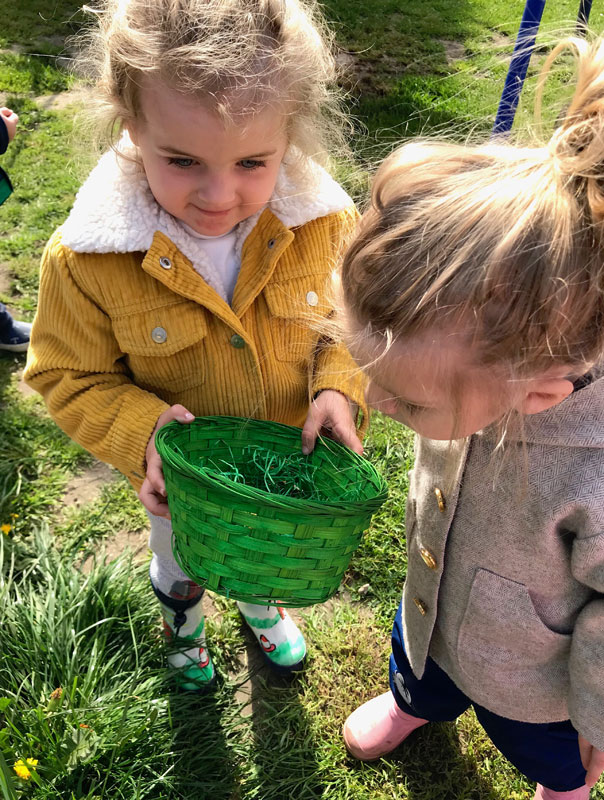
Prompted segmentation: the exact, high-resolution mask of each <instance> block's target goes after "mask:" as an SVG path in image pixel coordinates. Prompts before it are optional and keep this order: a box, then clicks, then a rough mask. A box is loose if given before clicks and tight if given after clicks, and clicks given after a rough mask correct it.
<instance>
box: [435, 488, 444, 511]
mask: <svg viewBox="0 0 604 800" xmlns="http://www.w3.org/2000/svg"><path fill="white" fill-rule="evenodd" d="M434 494H435V495H436V502H437V503H438V510H439V511H440V512H441V514H442V513H444V510H445V498H444V497H443V493H442V492H441V490H440V489H439V488H438V486H437V487H436V488H435V489H434Z"/></svg>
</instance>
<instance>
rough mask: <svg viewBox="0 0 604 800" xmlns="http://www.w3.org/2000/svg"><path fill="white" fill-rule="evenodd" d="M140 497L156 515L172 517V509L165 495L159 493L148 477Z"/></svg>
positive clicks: (146, 506)
mask: <svg viewBox="0 0 604 800" xmlns="http://www.w3.org/2000/svg"><path fill="white" fill-rule="evenodd" d="M138 499H139V500H140V501H141V503H142V504H143V505H144V506H145V508H146V509H147V511H149V512H151V514H154V515H155V516H156V517H166V518H167V519H170V509H169V507H168V502H167V500H166V498H165V496H161V495H158V494H157V492H156V491H155V490H154V488H153V486H152V485H151V482H150V481H149V480H148V479H145V480H144V481H143V485H142V486H141V488H140V491H139V493H138Z"/></svg>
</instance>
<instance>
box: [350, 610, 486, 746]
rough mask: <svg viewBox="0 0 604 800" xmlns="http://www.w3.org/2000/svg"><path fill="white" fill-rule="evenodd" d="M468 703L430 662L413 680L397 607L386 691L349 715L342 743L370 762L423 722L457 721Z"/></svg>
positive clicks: (423, 723) (400, 615)
mask: <svg viewBox="0 0 604 800" xmlns="http://www.w3.org/2000/svg"><path fill="white" fill-rule="evenodd" d="M469 705H470V701H469V700H468V698H467V697H466V696H465V695H464V694H463V693H462V692H461V691H460V690H459V689H458V688H457V687H456V686H455V684H454V683H453V681H452V680H451V679H450V678H449V677H448V675H447V674H446V673H445V672H443V670H441V668H440V667H439V666H438V665H437V664H436V662H434V661H432V659H430V658H429V659H428V661H427V663H426V668H425V670H424V674H423V675H422V677H421V678H416V677H415V675H414V674H413V671H412V669H411V665H410V664H409V661H408V660H407V656H406V653H405V646H404V641H403V624H402V606H399V609H398V612H397V614H396V618H395V620H394V627H393V629H392V655H391V657H390V692H386V693H385V694H383V695H379V696H378V697H374V698H373V700H369V701H368V702H367V703H364V704H363V705H362V706H360V707H359V708H357V710H356V711H354V712H353V713H352V714H351V715H350V716H349V717H348V719H347V720H346V722H345V723H344V730H343V734H344V741H345V742H346V747H347V748H348V750H349V751H350V752H351V753H352V755H353V756H355V757H356V758H359V759H361V760H363V761H372V760H374V759H376V758H380V757H381V756H383V755H385V754H386V753H389V752H390V751H391V750H394V749H395V748H396V747H398V745H399V744H401V742H403V741H404V740H405V739H406V738H407V736H409V734H411V733H412V732H413V731H414V730H416V728H419V727H420V726H422V725H425V724H426V722H428V721H432V722H437V721H444V720H453V719H456V718H457V717H458V716H459V715H460V714H462V713H463V712H464V711H465V710H466V708H468V706H469Z"/></svg>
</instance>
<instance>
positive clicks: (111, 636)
mask: <svg viewBox="0 0 604 800" xmlns="http://www.w3.org/2000/svg"><path fill="white" fill-rule="evenodd" d="M576 5H577V4H576V3H575V2H574V1H573V2H572V3H571V2H569V1H568V0H563V1H561V2H551V0H550V3H548V7H547V11H546V20H545V27H544V34H543V37H542V42H543V43H545V42H547V40H548V39H551V37H552V36H553V33H554V31H556V30H558V29H561V28H563V27H568V24H569V23H570V22H571V21H572V20H573V19H574V15H575V13H576ZM324 6H325V9H326V11H327V13H328V14H329V17H330V19H331V20H332V22H333V24H334V26H335V29H336V35H337V40H338V43H339V45H340V47H341V48H342V52H341V55H340V60H341V63H342V68H343V72H344V75H343V82H344V85H345V86H346V88H347V89H348V91H349V107H350V109H351V112H352V113H353V114H354V115H355V117H356V119H357V123H356V130H357V135H356V137H355V142H354V149H355V153H356V157H357V163H356V164H355V165H354V166H350V165H348V166H347V168H346V174H347V180H348V181H349V185H350V186H352V187H353V188H354V190H355V192H356V193H357V195H358V196H359V197H361V199H362V194H363V191H364V186H365V177H364V176H365V171H364V170H365V169H366V167H367V166H369V165H371V164H372V163H373V162H374V161H375V160H376V159H377V158H378V156H379V155H380V154H382V153H384V152H386V151H387V150H388V149H389V148H391V147H392V144H393V142H394V141H395V140H397V139H399V138H400V137H402V136H405V135H412V134H416V133H421V134H433V133H435V132H436V133H438V132H446V133H447V134H451V133H453V134H454V135H457V136H458V137H465V136H467V135H473V136H483V135H485V133H486V132H487V131H488V130H489V128H490V126H491V124H492V121H493V118H494V113H495V110H496V106H497V101H498V98H499V94H500V91H501V87H502V84H503V79H504V76H505V70H506V66H507V62H506V58H507V57H508V56H509V53H510V51H511V46H512V44H513V36H514V33H515V30H516V28H517V25H518V21H519V19H520V15H521V12H522V6H523V3H522V2H519V1H518V0H508V2H502V0H491V1H490V2H487V0H406V2H404V3H403V2H401V0H354V1H353V2H351V0H326V2H325V3H324ZM79 7H80V4H79V3H75V2H71V0H53V2H52V3H50V4H48V3H43V2H41V0H23V2H22V3H15V2H13V1H12V0H0V13H1V18H2V31H1V35H2V40H1V41H0V48H5V49H4V51H2V52H0V93H2V94H3V95H4V96H6V95H9V96H10V97H9V100H8V104H10V105H12V106H13V107H14V108H15V109H16V110H17V111H18V112H19V114H20V116H21V124H20V133H19V136H18V138H17V139H16V141H15V142H14V143H13V144H12V145H11V147H10V149H9V152H8V153H7V154H6V155H5V156H4V157H3V159H2V162H1V163H2V166H3V167H4V168H5V169H6V170H7V171H8V172H9V174H10V175H11V178H12V179H13V183H14V185H15V193H14V195H13V196H12V197H11V198H10V199H9V201H8V202H7V203H5V204H4V205H3V206H2V208H0V231H2V233H1V235H0V300H3V301H4V302H7V303H10V305H11V306H12V308H13V309H14V310H15V311H16V313H17V314H19V315H21V316H23V317H24V318H31V317H32V315H33V312H34V309H35V304H36V292H37V280H38V262H39V257H40V253H41V249H42V247H43V245H44V243H45V241H46V240H47V238H48V236H49V235H50V233H51V232H52V230H53V229H54V227H56V225H58V224H60V222H61V221H62V220H63V219H64V218H65V216H66V214H67V212H68V209H69V207H70V205H71V203H72V201H73V196H74V193H75V191H76V190H77V187H78V185H79V183H80V181H81V179H82V178H83V176H84V175H85V174H86V172H87V170H88V169H89V167H90V165H91V163H92V159H93V156H92V155H91V153H90V151H88V150H87V147H86V146H85V144H84V146H83V144H82V142H84V143H85V142H86V140H87V135H85V134H84V133H82V131H83V128H82V126H81V122H80V119H81V108H78V107H75V108H68V109H66V110H64V111H60V112H54V111H49V110H45V109H44V108H43V107H42V103H41V101H40V100H38V101H36V98H39V96H40V95H48V94H51V93H55V92H63V91H66V90H68V89H69V88H70V87H71V86H72V85H73V82H74V79H73V78H72V76H70V75H68V74H67V73H66V72H65V71H64V70H63V67H62V65H63V64H64V63H65V62H64V61H57V60H56V56H59V55H61V53H64V52H65V48H64V45H63V40H64V39H65V37H67V36H70V35H71V34H73V33H74V32H75V31H76V30H77V28H78V25H80V24H81V23H82V20H83V19H84V15H83V14H82V13H81V12H79V10H78V9H79ZM592 13H593V17H592V22H593V24H594V27H596V29H597V28H598V27H600V28H601V27H602V20H603V19H604V17H602V14H601V13H600V11H599V8H598V4H595V7H594V10H593V12H592ZM15 45H18V48H15V47H14V46H15ZM8 48H12V49H11V50H10V51H9V52H7V50H8ZM540 58H542V55H541V54H538V56H537V57H536V60H535V64H537V65H538V63H539V60H540ZM534 74H535V67H533V68H532V70H531V77H530V80H529V85H528V87H527V91H526V94H525V95H524V98H523V103H522V105H521V109H520V113H519V122H520V124H521V125H522V124H524V122H525V121H526V120H527V119H528V115H529V107H530V98H531V94H532V88H533V85H534ZM568 77H569V71H568V66H567V65H566V66H564V67H563V68H560V69H559V70H558V71H557V72H556V75H555V76H554V79H553V84H552V86H553V88H552V89H551V90H550V94H549V95H548V97H549V98H551V99H555V100H556V102H558V100H559V98H558V95H560V98H562V96H563V92H562V87H563V85H564V84H565V83H566V82H567V81H568ZM560 102H562V100H560ZM552 113H554V112H552ZM23 364H24V360H23V358H20V357H9V356H6V355H4V356H0V441H1V442H2V445H3V459H2V461H0V525H3V527H4V530H6V531H7V532H6V535H0V614H1V617H2V621H3V624H2V625H1V626H0V652H1V653H2V655H3V658H2V661H1V663H0V757H1V758H0V796H1V797H3V798H21V797H22V798H35V799H36V800H42V798H44V799H46V798H48V800H50V799H51V798H53V800H54V798H60V799H61V800H84V799H85V798H86V799H87V800H92V799H93V798H95V799H96V800H101V798H103V800H121V799H122V798H123V800H134V799H135V798H141V800H143V799H144V800H151V799H155V798H157V800H172V799H174V800H205V798H212V800H289V799H290V798H292V800H318V798H324V799H325V800H386V799H388V800H437V798H438V800H463V799H464V798H465V799H467V800H470V799H471V800H487V798H489V799H490V800H510V799H515V800H529V799H530V798H531V797H532V792H533V787H532V786H531V785H530V784H529V783H528V782H527V781H525V780H524V779H523V778H522V776H520V775H519V774H518V773H517V772H516V771H515V770H514V769H513V768H512V767H511V766H510V765H509V764H508V763H507V762H506V761H505V760H504V759H503V758H502V757H501V756H499V755H498V753H497V751H496V750H495V749H494V747H493V746H492V745H491V744H490V742H489V741H488V740H487V739H486V738H485V736H484V735H483V734H482V732H481V729H480V728H479V726H478V725H477V723H476V721H475V718H474V716H473V715H472V714H471V713H468V714H465V715H464V716H463V717H462V718H461V719H460V720H458V721H457V723H456V724H447V725H434V726H430V728H429V729H424V730H422V731H421V732H418V734H416V735H414V736H413V737H412V739H411V741H410V742H408V743H407V744H406V745H405V746H404V747H402V748H400V750H399V751H397V752H396V753H395V754H393V755H392V756H391V757H389V758H387V759H384V760H382V761H380V762H378V763H376V764H360V763H357V762H355V761H354V760H353V759H351V758H349V757H348V756H347V754H346V751H345V749H344V746H343V743H342V740H341V737H340V729H341V725H342V723H343V721H344V719H345V717H346V715H347V714H348V713H349V712H350V711H351V710H352V709H354V708H355V707H356V705H358V704H359V703H360V702H362V701H364V700H365V699H368V698H370V697H372V696H374V695H375V694H376V693H378V692H381V691H384V690H385V688H386V680H387V656H388V635H389V628H390V625H391V622H392V618H393V615H394V611H395V609H396V606H397V604H398V600H399V597H400V591H401V586H402V583H403V581H404V577H405V568H406V562H405V554H404V536H403V530H402V519H403V515H404V504H405V493H406V489H407V479H406V473H407V469H408V468H409V466H410V463H411V436H410V434H409V433H408V432H406V431H404V430H403V429H401V428H399V427H397V426H395V425H394V424H392V423H390V422H388V421H387V420H384V419H382V418H380V417H375V418H374V420H373V424H372V430H371V434H370V437H369V443H368V447H367V453H368V455H369V457H370V458H371V459H372V460H373V461H374V462H375V463H376V465H377V466H378V468H379V469H380V470H381V471H382V472H383V474H384V475H385V476H386V477H387V479H388V481H389V484H390V490H391V491H390V499H389V501H388V503H387V505H386V507H385V508H384V509H383V510H382V511H381V512H380V514H378V515H377V516H376V518H375V519H374V522H373V525H372V528H371V530H370V531H369V532H368V534H367V535H366V537H365V539H364V542H363V544H362V546H361V547H360V549H359V550H358V552H357V553H356V554H355V556H354V558H353V561H352V564H351V569H350V571H349V574H348V576H347V579H346V582H345V591H344V592H343V593H342V594H341V595H339V596H338V597H337V598H336V600H335V602H334V603H333V604H330V605H328V606H319V607H316V608H313V609H308V611H307V612H306V613H305V615H304V616H305V625H306V633H307V637H308V641H309V645H310V651H309V661H308V667H307V669H306V670H305V672H304V673H303V674H302V675H301V676H300V677H299V678H298V679H296V680H295V681H294V682H293V683H292V684H289V685H288V684H284V683H282V682H279V681H276V680H272V681H271V680H269V681H268V682H266V681H265V679H264V677H263V676H262V675H261V674H254V675H253V676H252V681H251V688H250V691H251V697H250V698H249V701H250V702H251V705H252V708H253V714H251V715H250V714H248V713H247V712H248V711H249V708H248V707H244V706H245V705H246V700H245V698H242V695H241V686H242V684H244V683H245V682H246V681H247V679H248V678H249V674H248V671H247V667H246V660H245V654H246V648H247V646H248V645H249V639H248V638H247V637H246V635H245V633H244V632H243V631H242V629H241V623H240V620H239V617H238V615H237V613H236V612H235V610H234V608H233V604H232V603H228V602H227V601H224V600H222V599H220V598H217V599H216V604H217V605H218V607H219V609H220V610H221V612H222V613H221V614H219V615H216V616H213V617H212V618H211V619H210V620H209V622H208V628H209V641H210V647H211V649H212V654H213V656H214V657H215V660H216V662H217V667H218V672H219V675H220V681H219V685H218V689H217V691H216V693H215V695H214V696H212V697H209V698H198V697H195V696H187V695H184V694H178V693H176V692H175V691H174V689H173V687H172V685H171V684H170V682H169V679H168V676H167V675H166V671H165V667H164V649H163V644H162V640H161V637H160V631H159V625H158V614H157V608H156V606H155V604H154V602H153V600H152V599H151V596H150V591H149V589H148V581H147V575H146V572H147V565H146V564H145V563H143V564H135V563H133V562H132V560H131V559H130V558H129V556H128V554H125V555H124V556H122V557H120V558H119V559H118V560H117V561H112V562H110V563H104V560H103V558H102V547H103V545H104V543H107V542H109V540H110V539H111V536H112V534H113V533H114V532H115V531H136V530H139V529H140V528H142V527H144V525H145V517H144V514H143V513H142V510H141V507H140V505H139V504H138V501H137V500H136V498H135V497H134V496H133V494H132V493H131V492H130V490H129V489H128V487H127V485H126V483H125V482H124V481H123V480H122V479H119V478H117V477H116V479H115V480H114V481H113V482H111V483H110V484H108V486H107V487H106V488H105V489H104V490H103V492H102V493H101V494H100V496H99V497H98V498H96V499H94V500H92V501H91V502H89V503H87V504H84V505H83V506H81V507H79V508H72V509H68V510H65V509H64V508H62V507H61V498H62V496H63V493H64V490H65V487H66V485H67V484H68V482H69V481H70V479H71V478H72V476H73V475H74V474H76V473H77V472H78V471H79V470H83V469H85V468H87V467H88V466H89V465H90V463H91V459H90V457H89V456H88V455H87V454H86V453H84V452H83V451H82V450H81V449H80V448H79V447H78V446H76V445H74V444H72V443H71V442H69V440H68V439H67V438H66V437H65V436H64V435H63V434H62V433H61V432H60V431H58V430H57V428H56V427H55V426H54V424H53V423H52V422H51V421H50V420H49V419H48V416H47V415H46V412H45V410H44V407H43V405H42V404H41V403H40V401H39V400H38V399H37V398H35V397H24V396H23V395H22V394H21V393H20V392H19V391H18V381H19V375H20V371H21V369H22V367H23ZM82 565H84V566H82ZM367 584H368V586H367ZM360 587H363V590H362V592H360V593H359V591H358V590H359V588H360ZM242 712H243V713H242ZM27 759H35V760H37V764H36V765H35V767H34V765H31V766H30V773H31V774H30V777H29V779H27V780H25V779H23V778H19V777H17V775H16V773H15V771H14V769H13V765H14V764H15V763H16V762H18V761H19V760H22V761H24V762H26V760H27ZM592 796H593V797H595V798H600V800H604V791H602V789H599V790H596V791H595V792H594V793H593V795H592Z"/></svg>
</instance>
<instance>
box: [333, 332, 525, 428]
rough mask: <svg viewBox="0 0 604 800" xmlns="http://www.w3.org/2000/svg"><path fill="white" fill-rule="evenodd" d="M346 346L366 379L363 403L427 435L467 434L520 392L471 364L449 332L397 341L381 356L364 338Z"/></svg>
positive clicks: (482, 425) (496, 415)
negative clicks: (447, 333)
mask: <svg viewBox="0 0 604 800" xmlns="http://www.w3.org/2000/svg"><path fill="white" fill-rule="evenodd" d="M348 346H349V349H350V352H351V354H352V356H353V357H354V359H355V360H356V362H357V363H358V365H359V366H360V367H361V369H363V371H364V372H365V373H366V374H367V376H368V377H369V379H370V380H369V384H368V387H367V390H366V398H367V403H368V405H370V406H371V407H372V408H374V409H376V410H377V411H381V412H382V413H384V414H386V415H387V416H389V417H392V419H395V420H397V422H401V423H403V424H404V425H407V426H408V427H409V428H412V429H413V430H414V431H416V432H417V433H419V434H420V435H421V436H425V437H426V438H428V439H441V440H450V439H458V438H463V437H465V436H470V435H471V434H473V433H476V432H477V431H479V430H482V428H485V427H487V426H488V425H490V424H491V423H493V422H495V421H496V420H499V419H500V418H501V417H503V415H504V414H506V412H508V411H510V410H511V409H512V408H514V407H516V404H517V402H518V399H519V397H521V396H522V386H521V385H520V384H513V385H512V384H509V383H507V382H506V381H505V380H502V378H501V376H497V377H496V376H495V375H494V374H493V373H492V372H490V371H489V370H487V369H486V368H478V367H476V366H474V365H472V364H471V362H470V359H469V356H468V352H467V350H468V348H464V347H463V345H462V344H461V343H460V342H459V341H456V340H455V337H453V336H446V335H443V334H441V333H436V334H435V335H434V336H433V337H428V336H424V337H421V338H420V337H417V338H413V339H411V340H409V341H405V342H401V341H397V342H395V343H394V344H393V345H392V347H391V348H390V349H389V350H388V352H387V353H386V354H385V355H383V356H381V357H380V351H379V350H378V349H377V348H376V347H375V343H374V342H372V341H371V340H370V339H367V340H364V341H363V342H359V341H358V340H357V341H355V340H353V341H351V342H350V343H349V345H348ZM382 352H383V349H382Z"/></svg>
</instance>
